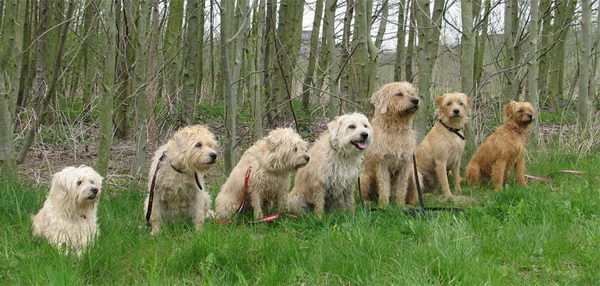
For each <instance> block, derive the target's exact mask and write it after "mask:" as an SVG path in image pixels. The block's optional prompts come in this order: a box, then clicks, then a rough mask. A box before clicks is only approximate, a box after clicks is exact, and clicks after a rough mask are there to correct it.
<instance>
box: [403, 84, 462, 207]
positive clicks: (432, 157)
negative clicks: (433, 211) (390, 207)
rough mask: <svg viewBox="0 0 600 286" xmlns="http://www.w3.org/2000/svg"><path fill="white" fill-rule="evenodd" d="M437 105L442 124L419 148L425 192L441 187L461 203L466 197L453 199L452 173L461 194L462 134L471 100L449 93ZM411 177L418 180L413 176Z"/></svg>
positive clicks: (437, 99) (419, 165) (439, 97)
mask: <svg viewBox="0 0 600 286" xmlns="http://www.w3.org/2000/svg"><path fill="white" fill-rule="evenodd" d="M435 104H436V105H437V109H436V115H437V119H438V122H436V123H435V124H434V125H433V128H431V131H429V133H427V136H425V138H423V141H421V143H420V144H419V146H417V152H416V158H417V167H418V170H419V172H420V173H421V175H422V176H423V180H421V182H423V186H424V189H433V188H434V187H435V186H436V183H439V184H440V186H441V189H442V192H443V194H444V197H445V198H446V199H452V200H455V199H458V200H460V199H463V197H461V196H453V194H452V191H450V184H449V183H448V171H452V175H453V178H454V190H455V191H460V181H461V178H460V163H461V160H462V155H463V152H464V150H465V138H464V132H463V131H462V130H463V128H464V126H465V124H466V122H467V120H469V116H470V111H471V109H470V104H471V99H470V98H469V97H468V96H467V95H466V94H464V93H449V94H443V95H440V96H437V97H436V98H435ZM410 177H411V180H412V178H413V177H414V176H412V172H411V176H410ZM436 178H437V182H436ZM409 186H410V188H409V194H408V197H409V199H408V200H409V201H411V203H412V200H414V199H411V198H414V197H415V196H414V187H413V186H414V184H409ZM464 199H466V198H464Z"/></svg>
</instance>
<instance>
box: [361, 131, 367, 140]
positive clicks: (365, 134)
mask: <svg viewBox="0 0 600 286" xmlns="http://www.w3.org/2000/svg"><path fill="white" fill-rule="evenodd" d="M360 137H362V139H367V138H369V133H367V132H362V133H360Z"/></svg>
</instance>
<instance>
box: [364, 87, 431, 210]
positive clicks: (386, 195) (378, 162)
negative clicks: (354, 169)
mask: <svg viewBox="0 0 600 286" xmlns="http://www.w3.org/2000/svg"><path fill="white" fill-rule="evenodd" d="M371 103H373V105H374V106H375V110H374V118H373V120H372V121H371V125H373V131H374V136H375V140H374V141H373V146H371V147H370V148H369V150H367V152H366V154H365V161H364V164H363V168H362V173H361V175H360V192H361V196H362V198H363V199H364V200H365V201H367V202H369V201H372V200H375V199H377V200H378V201H379V205H380V206H382V207H385V206H387V205H388V204H389V201H390V196H393V197H395V199H396V203H399V204H405V199H406V191H407V184H408V174H409V171H411V169H410V166H411V161H412V155H413V153H414V151H415V147H416V145H417V141H416V136H415V131H414V130H413V129H412V122H413V117H414V115H415V113H416V111H417V110H418V108H419V97H418V96H417V93H416V91H415V88H414V87H413V85H412V84H410V83H408V82H393V83H388V84H386V85H384V86H383V87H381V88H380V89H379V90H378V91H377V92H375V93H374V94H373V96H372V97H371Z"/></svg>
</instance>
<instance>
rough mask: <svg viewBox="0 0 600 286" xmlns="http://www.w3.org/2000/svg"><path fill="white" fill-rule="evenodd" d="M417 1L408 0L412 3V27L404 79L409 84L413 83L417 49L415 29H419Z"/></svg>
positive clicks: (409, 32) (409, 34)
mask: <svg viewBox="0 0 600 286" xmlns="http://www.w3.org/2000/svg"><path fill="white" fill-rule="evenodd" d="M416 1H417V0H408V2H410V22H409V23H410V25H409V29H408V43H407V47H406V61H405V63H404V71H405V73H406V76H405V77H404V79H405V80H406V81H408V82H412V81H413V70H412V66H413V55H414V47H415V29H416V28H417V17H416V15H417V5H416V4H417V2H416Z"/></svg>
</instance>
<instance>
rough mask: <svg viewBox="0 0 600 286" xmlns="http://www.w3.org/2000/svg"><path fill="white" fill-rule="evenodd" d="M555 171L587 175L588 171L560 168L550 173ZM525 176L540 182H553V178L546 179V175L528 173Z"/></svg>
mask: <svg viewBox="0 0 600 286" xmlns="http://www.w3.org/2000/svg"><path fill="white" fill-rule="evenodd" d="M555 173H563V174H575V175H585V174H587V173H588V172H586V171H578V170H558V171H556V172H554V173H551V174H550V175H552V174H555ZM525 177H526V178H528V179H532V180H536V181H540V182H544V183H548V184H552V180H551V179H546V178H544V177H537V176H533V175H527V174H525Z"/></svg>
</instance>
